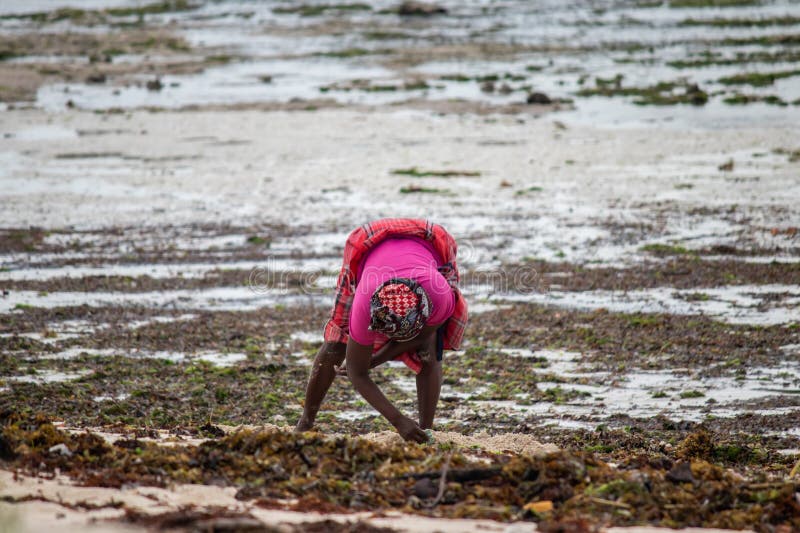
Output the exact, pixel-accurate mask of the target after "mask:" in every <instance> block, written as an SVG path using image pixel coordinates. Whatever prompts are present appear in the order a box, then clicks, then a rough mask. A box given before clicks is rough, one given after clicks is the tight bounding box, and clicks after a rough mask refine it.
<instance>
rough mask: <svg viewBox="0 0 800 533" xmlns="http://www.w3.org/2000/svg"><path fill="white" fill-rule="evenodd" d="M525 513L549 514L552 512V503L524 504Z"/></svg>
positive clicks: (548, 501) (545, 501)
mask: <svg viewBox="0 0 800 533" xmlns="http://www.w3.org/2000/svg"><path fill="white" fill-rule="evenodd" d="M523 509H525V510H526V511H530V512H532V513H536V514H544V513H549V512H550V511H552V510H553V502H552V501H550V500H540V501H535V502H530V503H526V504H525V506H524V507H523Z"/></svg>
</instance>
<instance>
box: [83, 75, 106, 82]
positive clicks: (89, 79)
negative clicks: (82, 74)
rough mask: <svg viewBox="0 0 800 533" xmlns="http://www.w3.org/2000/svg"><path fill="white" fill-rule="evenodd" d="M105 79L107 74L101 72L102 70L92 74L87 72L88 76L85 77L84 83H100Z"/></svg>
mask: <svg viewBox="0 0 800 533" xmlns="http://www.w3.org/2000/svg"><path fill="white" fill-rule="evenodd" d="M106 81H107V76H106V75H105V74H103V73H102V72H96V73H94V74H89V76H87V77H86V83H95V84H101V83H105V82H106Z"/></svg>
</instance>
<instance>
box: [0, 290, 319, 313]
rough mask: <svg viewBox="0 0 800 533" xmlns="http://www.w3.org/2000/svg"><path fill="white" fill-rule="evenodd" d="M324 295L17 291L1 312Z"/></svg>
mask: <svg viewBox="0 0 800 533" xmlns="http://www.w3.org/2000/svg"><path fill="white" fill-rule="evenodd" d="M329 299H330V298H329V297H328V296H327V295H322V294H310V293H309V294H299V293H296V292H289V291H286V290H279V289H259V290H257V291H255V290H253V289H251V288H249V287H217V288H212V289H207V290H174V291H160V292H141V293H121V292H53V293H47V294H40V293H37V292H35V291H14V292H12V293H10V294H9V295H8V296H5V297H3V298H2V299H0V313H10V312H12V311H14V310H15V309H19V308H20V306H22V307H24V306H33V307H43V308H48V309H49V308H53V307H62V306H79V305H88V306H92V307H106V306H136V305H140V306H144V307H156V308H158V307H161V308H163V307H168V308H172V309H204V310H215V311H245V310H255V309H260V308H262V307H274V306H278V305H322V304H325V305H328V304H329V303H330V302H329Z"/></svg>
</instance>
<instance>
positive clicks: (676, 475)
mask: <svg viewBox="0 0 800 533" xmlns="http://www.w3.org/2000/svg"><path fill="white" fill-rule="evenodd" d="M665 477H666V478H667V479H668V480H670V481H672V482H673V483H693V482H694V481H695V479H694V476H693V475H692V466H691V464H690V463H689V462H686V461H682V462H680V463H678V464H676V465H675V466H673V467H672V468H671V469H670V471H669V472H667V475H666V476H665Z"/></svg>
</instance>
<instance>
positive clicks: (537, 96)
mask: <svg viewBox="0 0 800 533" xmlns="http://www.w3.org/2000/svg"><path fill="white" fill-rule="evenodd" d="M527 102H528V103H529V104H539V105H548V104H552V103H553V100H552V99H551V98H550V97H549V96H547V95H546V94H544V93H538V92H537V93H529V94H528V99H527Z"/></svg>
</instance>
